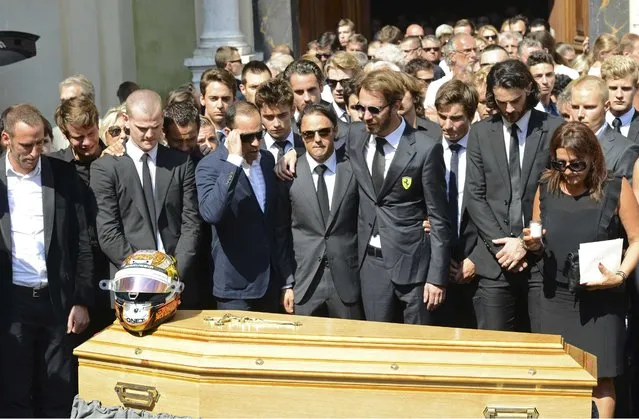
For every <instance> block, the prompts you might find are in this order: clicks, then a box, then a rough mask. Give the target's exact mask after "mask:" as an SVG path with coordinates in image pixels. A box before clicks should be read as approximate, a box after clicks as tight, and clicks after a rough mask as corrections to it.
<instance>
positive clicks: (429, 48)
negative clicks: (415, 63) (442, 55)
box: [423, 47, 440, 52]
mask: <svg viewBox="0 0 639 419" xmlns="http://www.w3.org/2000/svg"><path fill="white" fill-rule="evenodd" d="M423 50H424V51H426V52H438V51H439V50H440V48H439V47H428V48H423Z"/></svg>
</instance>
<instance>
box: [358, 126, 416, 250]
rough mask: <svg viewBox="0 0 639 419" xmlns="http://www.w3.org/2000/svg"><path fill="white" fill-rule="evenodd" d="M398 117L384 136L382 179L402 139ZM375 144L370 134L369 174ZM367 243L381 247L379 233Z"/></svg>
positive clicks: (371, 167) (367, 157) (367, 161)
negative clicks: (391, 129)
mask: <svg viewBox="0 0 639 419" xmlns="http://www.w3.org/2000/svg"><path fill="white" fill-rule="evenodd" d="M400 119H401V122H400V123H399V126H398V127H397V128H396V129H395V131H393V132H391V133H390V134H388V135H387V136H386V137H384V138H386V144H384V157H385V158H384V179H386V175H387V174H388V168H389V167H390V165H391V163H392V161H393V157H395V151H397V147H398V146H399V141H400V140H401V139H402V134H403V133H404V130H405V129H406V121H404V118H400ZM376 145H377V142H376V141H375V136H374V135H371V136H370V137H369V139H368V145H367V146H366V166H368V172H369V173H370V174H371V176H372V174H373V159H374V158H375V147H376ZM368 244H370V245H371V246H374V247H377V248H379V249H381V248H382V243H381V241H380V239H379V235H377V236H373V237H371V239H370V241H369V242H368Z"/></svg>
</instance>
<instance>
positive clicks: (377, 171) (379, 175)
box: [371, 137, 386, 195]
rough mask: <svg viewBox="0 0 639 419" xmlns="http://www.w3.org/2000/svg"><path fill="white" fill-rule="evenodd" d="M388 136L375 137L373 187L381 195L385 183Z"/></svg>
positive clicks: (372, 169) (372, 171) (372, 172)
mask: <svg viewBox="0 0 639 419" xmlns="http://www.w3.org/2000/svg"><path fill="white" fill-rule="evenodd" d="M385 144H386V138H382V137H375V155H374V156H373V167H372V168H371V177H372V178H373V188H375V193H376V194H378V195H379V192H380V191H381V189H382V185H383V184H384V170H385V168H386V153H385V152H384V145H385Z"/></svg>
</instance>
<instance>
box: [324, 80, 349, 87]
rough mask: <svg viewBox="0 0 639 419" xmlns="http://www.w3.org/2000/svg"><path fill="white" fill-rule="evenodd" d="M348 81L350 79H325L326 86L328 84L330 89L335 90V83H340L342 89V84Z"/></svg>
mask: <svg viewBox="0 0 639 419" xmlns="http://www.w3.org/2000/svg"><path fill="white" fill-rule="evenodd" d="M348 80H350V79H341V80H335V79H326V84H328V86H329V87H330V88H331V89H334V88H336V87H337V83H341V84H342V87H344V83H345V82H346V81H348Z"/></svg>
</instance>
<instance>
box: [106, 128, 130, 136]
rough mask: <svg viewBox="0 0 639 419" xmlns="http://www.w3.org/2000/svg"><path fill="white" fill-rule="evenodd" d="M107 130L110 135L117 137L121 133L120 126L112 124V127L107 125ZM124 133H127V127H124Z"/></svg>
mask: <svg viewBox="0 0 639 419" xmlns="http://www.w3.org/2000/svg"><path fill="white" fill-rule="evenodd" d="M107 131H108V132H109V135H110V136H111V137H119V136H120V134H121V133H122V128H121V127H118V126H117V125H114V126H112V127H109V129H107ZM124 134H126V135H129V134H130V131H129V129H128V128H127V127H124Z"/></svg>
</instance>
